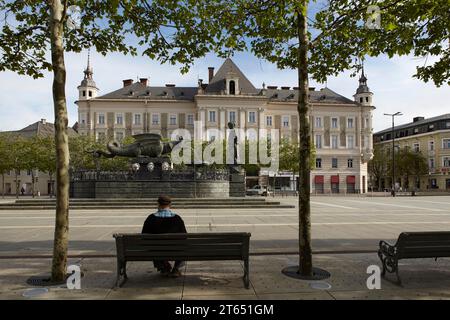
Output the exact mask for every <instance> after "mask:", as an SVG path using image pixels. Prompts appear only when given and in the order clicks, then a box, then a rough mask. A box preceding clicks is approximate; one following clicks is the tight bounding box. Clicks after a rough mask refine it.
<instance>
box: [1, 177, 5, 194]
mask: <svg viewBox="0 0 450 320" xmlns="http://www.w3.org/2000/svg"><path fill="white" fill-rule="evenodd" d="M2 198H5V173H4V172H3V173H2Z"/></svg>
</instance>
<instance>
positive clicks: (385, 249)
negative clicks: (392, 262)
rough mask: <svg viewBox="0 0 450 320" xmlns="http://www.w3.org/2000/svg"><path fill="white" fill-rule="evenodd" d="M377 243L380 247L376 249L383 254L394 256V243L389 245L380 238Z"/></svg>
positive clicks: (395, 250)
mask: <svg viewBox="0 0 450 320" xmlns="http://www.w3.org/2000/svg"><path fill="white" fill-rule="evenodd" d="M379 245H380V249H379V250H378V251H379V252H380V253H383V254H384V255H385V256H389V257H394V256H395V255H396V253H397V247H396V246H395V245H391V244H389V243H387V242H386V241H384V240H381V241H380V244H379Z"/></svg>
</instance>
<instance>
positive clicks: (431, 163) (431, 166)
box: [428, 158, 435, 169]
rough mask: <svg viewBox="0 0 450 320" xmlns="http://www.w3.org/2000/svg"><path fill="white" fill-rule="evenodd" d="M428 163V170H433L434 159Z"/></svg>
mask: <svg viewBox="0 0 450 320" xmlns="http://www.w3.org/2000/svg"><path fill="white" fill-rule="evenodd" d="M428 163H429V167H430V169H434V168H435V165H434V158H430V159H429V161H428Z"/></svg>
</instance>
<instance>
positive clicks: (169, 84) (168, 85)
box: [166, 83, 175, 88]
mask: <svg viewBox="0 0 450 320" xmlns="http://www.w3.org/2000/svg"><path fill="white" fill-rule="evenodd" d="M166 87H168V88H173V87H175V85H174V84H173V83H166Z"/></svg>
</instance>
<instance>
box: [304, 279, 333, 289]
mask: <svg viewBox="0 0 450 320" xmlns="http://www.w3.org/2000/svg"><path fill="white" fill-rule="evenodd" d="M309 286H310V287H311V288H313V289H317V290H329V289H331V285H330V284H329V283H328V282H324V281H319V282H313V283H311V284H310V285H309Z"/></svg>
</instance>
